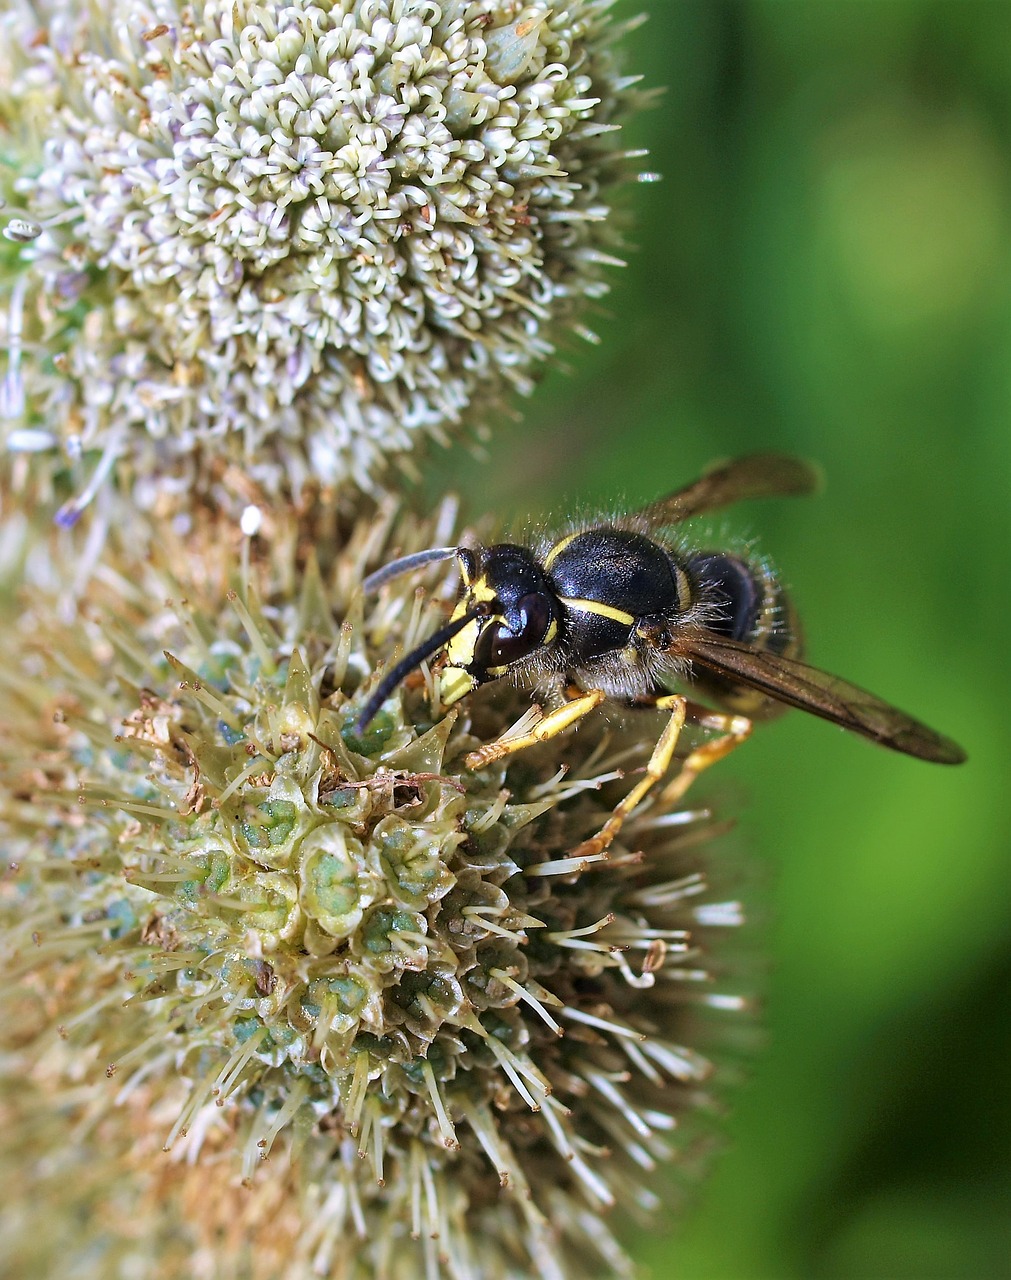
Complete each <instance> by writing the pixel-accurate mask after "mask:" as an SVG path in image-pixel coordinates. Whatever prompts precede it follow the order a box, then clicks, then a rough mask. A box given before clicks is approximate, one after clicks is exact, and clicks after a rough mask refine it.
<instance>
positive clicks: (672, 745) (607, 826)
mask: <svg viewBox="0 0 1011 1280" xmlns="http://www.w3.org/2000/svg"><path fill="white" fill-rule="evenodd" d="M654 705H655V706H656V707H658V708H659V709H660V710H661V711H666V710H667V709H668V708H670V709H671V717H670V719H669V720H668V721H667V725H666V727H665V728H664V731H663V733H662V734H661V735H660V738H659V740H658V741H657V744H656V746H655V747H654V748H653V754H652V755H651V756H650V758H649V762H648V764H647V765H646V776H645V777H644V778H643V779H642V780H641V781H640V782H637V783H636V784H635V786H634V787H633V788H632V790H631V791H630V792H629V793H628V795H627V796H625V798H624V799H623V800H622V801H621V803H620V804H618V805H616V806H615V809H614V812H613V813H612V814H611V816H610V817H609V818H608V820H607V821H606V822H605V823H604V825H603V826H602V827H601V828H600V830H599V831H598V832H597V834H596V835H595V836H591V837H590V839H589V840H584V841H583V843H582V844H581V845H579V846H578V847H577V848H575V849H573V851H572V857H573V858H585V857H587V856H589V855H590V854H595V853H603V852H604V850H605V849H607V848H608V847H609V846H610V844H611V841H612V840H613V839H614V837H615V836H616V835H617V834H618V832H619V831H620V830H621V828H622V826H623V824H624V822H625V819H626V818H627V817H628V815H629V814H630V813H631V812H632V811H633V810H634V809H635V807H636V805H637V804H638V803H639V802H640V800H642V798H643V797H644V796H645V795H646V793H647V792H648V791H649V790H650V789H651V788H652V787H653V786H655V785H656V783H658V782H659V781H660V779H661V778H662V777H663V776H664V774H665V773H666V772H667V770H668V769H669V768H670V762H671V760H673V759H674V752H675V750H676V749H677V745H678V739H679V738H680V737H681V730H682V729H683V728H684V724H685V716H686V715H687V712H688V703H687V701H686V700H685V699H684V698H682V697H681V695H680V694H676V693H672V694H669V695H668V696H666V697H663V698H657V700H656V702H655V704H654ZM693 754H694V753H693ZM689 758H690V757H689Z"/></svg>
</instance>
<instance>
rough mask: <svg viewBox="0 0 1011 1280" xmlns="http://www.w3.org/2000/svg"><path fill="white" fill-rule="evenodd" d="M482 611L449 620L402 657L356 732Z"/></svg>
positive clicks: (378, 689)
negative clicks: (410, 676)
mask: <svg viewBox="0 0 1011 1280" xmlns="http://www.w3.org/2000/svg"><path fill="white" fill-rule="evenodd" d="M481 613H482V610H481V609H468V611H467V612H466V613H465V614H463V616H462V617H460V618H457V619H456V621H455V622H448V623H447V624H446V625H445V626H444V627H440V629H439V630H438V631H436V632H435V633H434V635H430V636H429V637H428V639H427V640H426V641H425V642H424V644H419V645H418V647H417V648H416V649H412V650H411V652H410V653H409V654H407V656H406V657H404V658H401V660H400V661H399V662H398V663H397V665H396V666H395V667H394V668H393V670H392V671H390V672H388V673H387V674H386V675H385V676H384V677H383V678H382V680H380V682H379V684H378V686H377V687H376V689H375V691H374V692H373V694H372V696H371V698H369V700H368V702H366V704H365V706H364V707H363V708H362V712H361V715H359V717H358V719H357V720H356V721H355V733H364V732H365V730H366V729H367V728H368V727H369V725H370V723H371V722H372V720H373V718H374V717H375V714H376V712H377V711H378V710H379V708H380V707H381V706H382V705H383V703H384V702H385V701H386V699H387V698H388V697H389V696H390V694H391V693H392V692H393V690H394V689H395V688H396V687H397V685H398V684H400V682H401V680H403V679H404V677H405V676H409V675H410V674H411V672H412V671H415V670H417V668H418V667H420V666H421V664H422V663H423V662H424V661H425V659H426V658H430V657H431V656H432V654H433V653H435V652H436V651H437V650H439V649H441V648H442V647H443V646H444V645H445V644H446V643H447V642H448V641H450V640H452V638H453V637H454V636H455V635H456V633H457V632H458V631H462V630H463V629H464V627H465V626H466V625H467V623H468V622H473V620H474V619H475V618H477V617H478V616H479V615H480V614H481Z"/></svg>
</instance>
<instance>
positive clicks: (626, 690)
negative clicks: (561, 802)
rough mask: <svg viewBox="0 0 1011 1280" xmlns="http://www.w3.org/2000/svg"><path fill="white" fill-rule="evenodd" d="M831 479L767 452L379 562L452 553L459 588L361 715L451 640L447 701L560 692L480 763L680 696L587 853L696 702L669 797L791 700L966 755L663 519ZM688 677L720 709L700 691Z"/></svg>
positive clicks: (755, 577)
mask: <svg viewBox="0 0 1011 1280" xmlns="http://www.w3.org/2000/svg"><path fill="white" fill-rule="evenodd" d="M818 480H819V476H818V472H817V470H816V469H815V468H814V467H813V466H812V465H811V464H810V463H807V462H804V461H802V460H800V459H797V458H793V457H790V456H787V455H783V454H774V453H763V454H754V455H751V456H749V457H744V458H739V459H737V460H735V461H732V462H729V463H726V464H724V465H721V466H718V467H716V468H715V469H712V470H710V471H708V472H707V473H706V474H705V475H703V476H702V478H701V479H699V480H697V481H696V482H695V483H694V484H690V485H688V486H687V488H684V489H679V490H677V491H676V492H675V493H671V494H668V495H667V496H666V497H663V498H659V499H658V500H657V501H655V502H652V503H650V504H649V505H647V506H645V507H643V508H641V510H639V511H636V512H633V513H632V514H631V515H628V516H624V517H621V518H618V519H614V520H609V521H607V522H603V523H599V524H593V525H591V526H590V527H587V528H581V529H577V530H575V531H573V532H569V533H567V534H565V535H564V536H563V537H561V538H560V539H558V540H556V541H554V542H546V543H545V544H544V545H543V546H541V547H538V548H536V549H531V548H528V547H524V546H519V545H516V544H515V543H510V542H503V543H497V544H495V545H493V546H489V547H482V546H476V547H465V546H459V547H433V548H431V549H429V550H426V551H420V552H417V553H415V554H413V555H408V556H403V557H402V558H400V559H398V560H394V561H393V562H392V563H390V564H388V565H386V566H385V567H383V568H381V569H379V570H378V571H377V572H375V573H373V574H372V575H371V576H370V577H368V578H366V580H365V584H364V585H365V589H366V591H375V590H378V589H379V588H380V587H382V586H383V585H384V584H385V583H387V582H389V581H391V580H392V579H394V578H397V577H400V576H401V575H402V574H405V573H410V572H413V571H416V570H418V569H420V568H422V567H423V566H425V565H428V564H432V563H435V562H437V561H440V560H449V559H453V558H455V559H456V560H457V561H458V564H459V569H460V575H461V578H462V588H461V593H460V597H459V600H458V602H457V604H456V607H455V608H454V610H453V613H452V616H451V617H450V619H449V622H448V623H447V624H446V625H445V626H444V627H442V628H440V629H439V630H438V631H436V632H435V633H434V634H433V635H432V636H430V637H429V638H428V639H427V640H426V641H424V643H422V644H420V645H419V646H418V647H417V648H416V649H414V650H413V651H412V652H411V653H408V654H407V655H406V656H405V657H404V658H403V660H402V661H400V662H399V663H397V664H396V665H395V666H394V667H393V668H392V669H391V670H390V671H389V673H388V674H387V675H386V677H385V678H384V679H383V680H382V681H381V682H380V684H379V685H378V687H377V688H376V689H375V691H374V692H373V693H372V695H371V697H370V698H369V699H368V701H367V702H366V704H365V706H364V708H363V709H362V711H361V713H360V715H359V717H358V720H357V722H356V727H357V729H358V731H359V732H361V731H363V730H364V728H365V727H366V726H367V725H368V724H369V722H370V721H371V720H372V718H373V717H374V716H375V714H376V712H377V711H378V710H379V708H380V706H381V704H382V703H383V702H384V701H385V700H386V699H387V698H388V697H389V696H390V694H391V693H392V692H393V691H394V690H395V689H396V688H397V686H398V685H399V684H400V683H401V681H403V679H404V678H405V677H406V676H407V675H409V674H410V673H411V672H413V671H414V670H416V669H417V668H418V667H419V666H420V665H421V664H422V663H423V662H425V661H426V660H427V659H429V658H431V657H433V655H435V654H438V653H440V652H442V653H443V654H444V655H445V664H444V665H443V666H442V669H441V671H440V672H439V674H438V677H437V678H438V692H439V698H440V701H441V702H442V704H443V705H444V706H451V705H452V704H453V703H455V702H458V701H459V700H460V699H461V698H462V697H464V696H465V695H466V694H467V693H469V692H470V691H471V690H472V689H474V688H476V687H478V686H479V685H483V684H486V683H488V682H489V681H492V680H499V679H501V678H502V677H503V676H507V675H508V676H511V677H514V678H516V679H518V681H519V682H520V683H523V684H526V685H529V686H532V687H534V688H536V689H539V690H540V694H539V696H541V697H542V698H543V700H544V702H545V704H546V705H547V706H548V708H549V709H548V711H547V713H546V714H542V715H539V718H536V719H535V720H534V722H533V723H532V725H530V726H529V727H526V728H523V729H522V730H520V728H519V726H517V727H516V729H515V730H514V731H512V732H510V733H508V734H506V735H505V736H503V737H501V738H499V739H498V740H497V741H495V742H492V743H489V744H487V745H486V746H483V747H481V748H479V749H478V750H477V751H474V752H471V754H470V755H469V756H468V757H467V759H466V764H467V766H468V767H469V768H475V769H476V768H483V767H485V766H487V765H488V764H490V763H492V762H493V761H495V760H498V759H501V758H503V757H505V756H507V755H510V754H511V753H513V752H515V751H520V750H523V749H524V748H526V747H528V746H531V745H533V744H534V743H537V742H544V741H546V740H547V739H549V738H552V737H554V736H555V735H556V734H558V733H560V732H561V731H562V730H564V729H566V728H568V727H569V726H570V725H572V724H574V723H576V721H578V720H580V719H581V718H582V717H583V716H585V715H586V714H587V713H588V712H589V711H591V710H593V708H594V707H596V706H598V705H599V704H600V703H601V702H602V701H604V699H605V698H610V699H613V700H617V701H619V702H621V703H623V704H625V705H629V706H639V707H654V708H657V709H660V710H662V711H668V712H669V713H670V718H669V720H668V722H667V725H666V728H665V729H664V732H663V733H662V735H661V736H660V739H659V740H658V742H657V744H656V747H655V748H654V750H653V753H652V756H651V758H650V760H649V763H648V764H647V766H646V770H645V776H644V777H643V778H642V779H641V780H640V782H639V783H638V784H637V785H636V786H635V787H633V788H632V790H631V791H630V792H629V793H628V795H627V796H626V797H625V798H624V799H623V800H622V801H621V803H620V804H619V805H618V806H617V807H616V808H615V810H614V812H613V814H612V815H611V817H610V818H609V820H608V822H607V823H606V824H605V825H604V827H603V828H602V829H601V831H600V832H598V834H597V835H596V836H594V837H593V838H592V839H591V840H588V841H586V842H584V844H583V845H581V846H580V847H579V849H578V850H576V853H577V854H583V855H589V854H599V853H602V852H603V850H605V849H606V848H607V847H608V845H609V844H610V843H611V841H612V840H613V839H614V837H615V835H616V834H617V832H618V831H619V830H620V829H621V826H622V823H623V822H624V820H625V818H627V816H628V815H629V814H630V813H631V812H632V811H633V809H634V808H635V807H636V805H638V803H639V802H640V801H641V800H642V798H643V797H644V796H645V794H646V793H647V792H648V791H649V790H650V788H651V787H653V786H654V785H655V784H656V783H657V782H658V781H660V780H661V779H662V778H663V777H664V775H665V774H666V772H667V769H668V768H669V766H670V763H671V761H672V759H673V757H674V753H675V749H676V747H677V743H678V740H679V737H680V735H681V731H682V729H683V727H684V724H685V722H686V718H687V717H688V716H689V715H691V717H692V719H693V720H694V721H695V722H696V723H698V724H700V725H701V726H702V727H703V728H706V729H710V730H713V731H715V732H717V733H718V734H719V736H718V737H716V738H714V739H711V740H710V741H708V742H705V743H703V744H702V745H701V746H699V747H697V748H695V749H694V750H693V751H691V752H690V753H689V754H688V755H687V757H686V758H685V760H684V761H683V763H682V767H681V770H680V772H679V774H678V776H677V778H676V779H675V781H674V783H672V784H671V785H670V786H668V787H667V788H666V789H665V791H664V794H663V799H664V800H665V801H666V802H668V803H673V802H674V801H675V800H677V799H679V798H680V796H681V795H682V794H683V793H684V791H686V790H687V788H688V786H689V785H690V784H691V782H692V781H693V780H694V778H695V777H697V775H698V774H699V773H700V772H701V771H702V770H703V769H705V768H707V767H708V766H709V765H711V764H712V763H714V762H715V761H716V760H718V759H721V758H722V757H723V756H725V755H726V754H727V753H728V752H729V751H730V750H732V749H733V748H734V747H735V746H737V745H738V743H740V742H741V741H743V740H744V739H745V738H746V737H747V736H748V735H749V734H750V732H751V725H752V721H754V720H760V719H766V718H768V717H770V716H771V715H773V714H775V713H776V712H777V711H778V710H780V709H782V708H783V707H799V708H800V709H801V710H803V711H808V712H810V713H811V714H812V715H816V716H820V717H821V718H822V719H824V720H829V721H831V722H832V723H834V724H837V725H841V726H842V727H843V728H845V729H849V730H852V731H853V732H854V733H859V734H862V735H863V736H864V737H866V738H870V739H871V740H872V741H874V742H877V743H880V744H881V745H882V746H885V747H890V748H891V749H892V750H894V751H900V752H903V753H905V754H906V755H911V756H916V757H918V758H919V759H921V760H929V761H933V762H935V763H937V764H958V763H960V762H961V761H963V760H965V758H966V757H965V752H964V751H963V750H962V748H961V747H960V746H958V744H957V743H955V742H953V741H952V740H951V739H950V738H946V737H943V736H942V735H941V734H939V733H936V732H935V731H934V730H933V729H930V728H928V726H927V725H925V724H923V723H921V722H920V721H919V720H915V719H913V717H912V716H909V715H907V714H906V713H905V712H904V711H900V710H898V708H896V707H893V706H891V705H890V704H889V703H887V702H884V701H882V700H881V699H880V698H877V697H875V696H874V694H871V693H868V692H867V691H866V690H864V689H860V688H858V687H857V686H856V685H853V684H850V683H849V682H848V681H846V680H842V679H840V678H839V677H838V676H833V675H829V674H828V673H827V672H824V671H820V670H818V669H817V668H815V667H811V666H808V665H807V664H806V663H804V662H802V661H801V652H802V644H801V638H800V628H799V625H798V622H797V618H796V614H795V611H794V607H793V604H792V602H791V601H790V599H789V597H788V595H787V593H786V591H785V590H784V588H783V586H782V584H781V583H780V582H779V580H778V578H777V576H776V574H775V573H774V572H773V570H772V569H771V568H770V567H769V566H768V564H767V563H766V562H765V561H763V560H760V559H757V558H755V557H753V556H751V555H750V554H740V553H738V552H730V551H726V550H697V549H693V548H690V547H689V546H688V545H687V544H682V543H680V542H679V541H678V539H677V537H676V535H670V534H668V535H667V536H666V537H665V536H664V535H663V534H662V533H661V532H660V531H663V530H667V529H675V528H676V526H678V525H680V524H681V523H682V522H683V521H686V520H689V519H691V518H692V517H694V516H699V515H703V514H707V513H710V512H713V511H718V510H720V509H721V508H723V507H726V506H728V505H730V504H731V503H734V502H739V501H741V500H743V499H748V498H767V497H788V496H796V495H802V494H808V493H811V492H813V491H814V490H815V489H816V487H817V485H818ZM680 688H688V689H690V690H691V691H692V692H693V693H697V694H698V695H700V696H701V697H702V698H704V699H705V700H706V701H707V702H708V703H712V704H714V705H715V707H716V708H718V710H716V711H713V710H711V709H708V708H706V707H705V706H700V705H699V704H697V703H695V702H690V701H689V700H688V698H687V697H686V696H685V695H684V694H683V693H680V692H678V689H680ZM537 710H538V712H539V711H540V708H538V709H537ZM527 719H528V717H524V720H527ZM522 723H523V722H521V724H522Z"/></svg>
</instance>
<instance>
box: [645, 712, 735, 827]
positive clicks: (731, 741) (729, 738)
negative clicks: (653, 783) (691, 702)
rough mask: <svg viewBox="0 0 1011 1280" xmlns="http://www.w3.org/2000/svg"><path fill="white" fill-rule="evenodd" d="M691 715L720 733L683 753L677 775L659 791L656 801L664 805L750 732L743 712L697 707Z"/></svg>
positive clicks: (679, 795)
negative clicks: (737, 713) (738, 713)
mask: <svg viewBox="0 0 1011 1280" xmlns="http://www.w3.org/2000/svg"><path fill="white" fill-rule="evenodd" d="M694 710H696V708H693V711H694ZM693 718H695V719H697V720H698V723H699V724H700V725H701V726H702V727H703V729H715V730H716V731H717V732H718V733H722V735H723V736H722V737H720V738H714V739H713V740H712V742H704V743H703V744H702V745H701V746H700V747H696V748H695V750H694V751H692V752H691V753H690V754H689V755H687V756H686V757H685V760H684V763H683V764H682V765H681V768H680V769H679V770H678V776H677V777H676V778H674V779H673V780H672V781H671V782H669V783H668V784H667V786H666V787H664V789H663V791H661V792H660V797H659V799H658V801H657V803H658V804H660V805H662V806H663V807H664V808H670V807H671V806H672V805H675V804H677V802H678V801H679V800H680V799H681V797H682V796H683V795H684V794H685V792H686V791H687V790H688V788H689V787H690V786H691V785H692V783H693V782H694V781H695V779H696V778H697V777H698V776H699V774H700V773H704V772H705V770H706V769H708V768H709V766H710V765H711V764H716V762H717V760H722V759H723V758H724V757H725V756H728V755H729V754H730V753H731V751H733V750H734V748H735V747H739V746H740V745H741V743H742V742H744V741H745V740H746V739H747V738H749V737H750V736H751V721H750V720H749V719H748V718H747V716H733V715H725V714H723V713H722V712H718V711H708V710H706V709H705V708H703V707H699V708H697V715H695V716H694V717H693Z"/></svg>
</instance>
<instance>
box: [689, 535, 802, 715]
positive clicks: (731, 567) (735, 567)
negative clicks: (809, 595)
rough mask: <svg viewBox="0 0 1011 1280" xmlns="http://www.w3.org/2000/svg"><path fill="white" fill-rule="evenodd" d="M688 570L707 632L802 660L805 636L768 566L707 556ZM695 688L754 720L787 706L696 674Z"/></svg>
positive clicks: (698, 558) (714, 554)
mask: <svg viewBox="0 0 1011 1280" xmlns="http://www.w3.org/2000/svg"><path fill="white" fill-rule="evenodd" d="M685 569H686V571H687V573H688V576H689V578H690V579H691V582H692V587H693V590H694V593H695V597H696V600H697V601H699V602H700V603H702V604H703V605H704V606H705V610H706V617H705V623H704V625H705V628H706V630H707V631H712V632H715V633H716V634H717V635H720V636H725V637H726V638H727V639H728V640H736V641H738V642H739V643H740V644H747V645H750V646H751V647H752V648H754V649H758V650H761V651H762V652H765V653H774V654H782V655H784V656H788V657H793V658H795V657H799V656H800V649H801V643H800V633H799V628H798V625H797V620H796V616H795V614H794V611H793V607H792V605H791V603H790V599H789V597H788V596H787V594H786V592H785V591H784V589H783V588H782V586H781V585H780V583H779V582H778V580H777V578H776V576H775V574H774V573H773V572H772V571H771V570H770V569H769V568H768V567H767V566H766V565H763V564H761V563H758V562H755V561H749V560H745V559H744V558H743V557H741V556H735V555H729V554H725V553H723V552H719V551H703V552H699V553H697V554H695V555H692V556H689V557H688V558H687V559H686V561H685ZM694 680H695V683H696V684H697V685H698V686H699V687H700V689H701V690H702V691H703V692H705V693H708V694H709V695H710V696H711V697H714V698H716V699H717V700H718V701H719V702H721V703H722V704H723V705H724V706H725V707H726V708H727V709H728V710H731V711H736V712H738V713H739V714H741V715H747V716H751V717H752V718H765V717H768V716H770V715H775V714H776V713H777V712H778V711H779V710H780V709H781V704H780V703H778V702H776V701H775V700H774V699H773V698H769V697H765V696H763V695H762V694H761V693H758V692H757V691H756V690H754V689H752V688H748V687H747V686H746V685H743V684H739V683H737V682H736V681H733V680H729V679H726V678H724V677H721V676H717V675H715V674H713V673H712V672H706V671H701V670H699V671H696V673H695V676H694Z"/></svg>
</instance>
